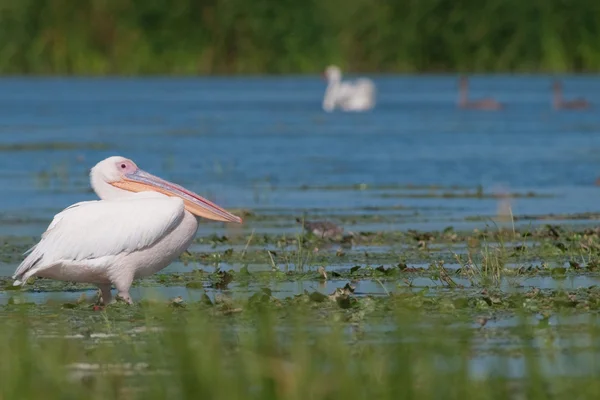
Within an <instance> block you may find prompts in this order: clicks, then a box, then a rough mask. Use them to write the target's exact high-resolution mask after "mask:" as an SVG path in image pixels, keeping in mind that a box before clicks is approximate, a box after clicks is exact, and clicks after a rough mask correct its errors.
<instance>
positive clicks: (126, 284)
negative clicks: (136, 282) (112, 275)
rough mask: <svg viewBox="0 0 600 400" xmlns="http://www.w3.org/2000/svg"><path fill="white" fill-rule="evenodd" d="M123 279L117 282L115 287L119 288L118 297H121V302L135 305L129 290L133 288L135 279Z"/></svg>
mask: <svg viewBox="0 0 600 400" xmlns="http://www.w3.org/2000/svg"><path fill="white" fill-rule="evenodd" d="M122 278H123V277H121V279H119V280H118V281H116V282H115V287H116V288H117V297H120V298H121V300H123V301H125V302H126V303H127V304H133V301H132V300H131V296H130V295H129V288H130V287H131V283H132V282H133V279H122Z"/></svg>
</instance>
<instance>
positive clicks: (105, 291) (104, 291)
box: [98, 283, 112, 305]
mask: <svg viewBox="0 0 600 400" xmlns="http://www.w3.org/2000/svg"><path fill="white" fill-rule="evenodd" d="M111 287H112V285H111V284H110V283H106V284H102V285H98V288H99V289H100V294H101V296H100V302H101V303H102V304H104V305H108V303H110V301H111V300H112V293H111V292H110V289H111Z"/></svg>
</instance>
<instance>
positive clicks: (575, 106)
mask: <svg viewBox="0 0 600 400" xmlns="http://www.w3.org/2000/svg"><path fill="white" fill-rule="evenodd" d="M552 90H553V91H554V96H553V98H552V106H553V107H554V109H555V110H585V109H588V108H590V103H589V102H588V101H587V100H586V99H584V98H578V99H574V100H564V99H563V92H562V83H561V82H560V81H554V84H553V85H552Z"/></svg>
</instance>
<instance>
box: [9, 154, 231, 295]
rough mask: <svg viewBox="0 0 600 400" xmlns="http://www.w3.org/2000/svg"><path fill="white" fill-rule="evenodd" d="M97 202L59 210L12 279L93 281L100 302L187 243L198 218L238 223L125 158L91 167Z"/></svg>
mask: <svg viewBox="0 0 600 400" xmlns="http://www.w3.org/2000/svg"><path fill="white" fill-rule="evenodd" d="M90 181H91V184H92V188H93V189H94V191H95V192H96V194H97V195H98V197H100V199H101V200H99V201H83V202H80V203H76V204H73V205H72V206H70V207H68V208H66V209H65V210H63V211H62V212H60V213H59V214H57V215H56V216H55V217H54V219H53V220H52V222H51V223H50V226H49V227H48V229H47V230H46V232H44V234H42V238H41V240H40V242H39V243H38V244H36V245H35V246H33V247H32V248H31V249H29V250H28V251H27V253H25V254H29V255H28V256H27V258H25V260H23V262H22V263H21V265H19V267H18V268H17V270H16V271H15V273H14V275H13V278H14V279H16V281H15V285H19V284H25V282H27V279H29V278H30V277H32V276H39V277H44V278H51V279H57V280H64V281H73V282H85V283H93V284H96V285H98V287H99V288H100V291H101V293H102V301H103V303H104V304H108V302H110V300H111V285H115V287H116V289H117V292H118V296H119V297H121V298H122V299H123V300H125V301H126V302H128V303H130V304H131V303H132V301H131V296H130V295H129V288H130V287H131V283H132V282H133V280H134V279H136V278H141V277H144V276H149V275H152V274H154V273H156V272H158V271H160V270H161V269H163V268H165V267H166V266H167V265H169V264H170V263H171V261H173V260H174V259H175V258H177V257H178V256H179V255H180V254H181V253H183V252H184V251H185V250H186V249H187V247H188V246H189V245H190V243H191V242H192V240H193V239H194V236H195V234H196V230H197V229H198V219H197V217H203V218H207V219H212V220H215V221H225V222H237V223H242V219H241V218H239V217H237V216H235V215H233V214H230V213H229V212H227V211H225V210H224V209H222V208H221V207H219V206H217V205H216V204H213V203H211V202H210V201H208V200H206V199H204V198H202V197H200V196H199V195H197V194H195V193H193V192H191V191H189V190H187V189H185V188H183V187H181V186H179V185H176V184H174V183H171V182H167V181H165V180H163V179H161V178H158V177H156V176H154V175H151V174H149V173H147V172H145V171H143V170H141V169H139V168H138V167H137V165H135V163H134V162H133V161H131V160H128V159H126V158H123V157H109V158H107V159H106V160H103V161H101V162H99V163H98V164H96V166H95V167H94V168H92V170H91V172H90Z"/></svg>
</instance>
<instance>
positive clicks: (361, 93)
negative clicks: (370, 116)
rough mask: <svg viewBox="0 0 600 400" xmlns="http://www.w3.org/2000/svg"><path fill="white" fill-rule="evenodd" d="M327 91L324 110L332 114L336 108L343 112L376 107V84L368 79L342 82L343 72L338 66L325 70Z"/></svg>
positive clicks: (324, 98)
mask: <svg viewBox="0 0 600 400" xmlns="http://www.w3.org/2000/svg"><path fill="white" fill-rule="evenodd" d="M325 78H326V79H327V89H326V90H325V96H324V97H323V110H325V111H327V112H331V111H333V110H335V109H336V108H340V109H341V110H343V111H366V110H370V109H372V108H373V107H375V97H376V90H375V84H374V83H373V82H372V81H371V80H370V79H367V78H360V79H357V80H356V81H354V82H342V72H341V70H340V69H339V68H338V67H336V66H329V67H327V69H326V70H325Z"/></svg>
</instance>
